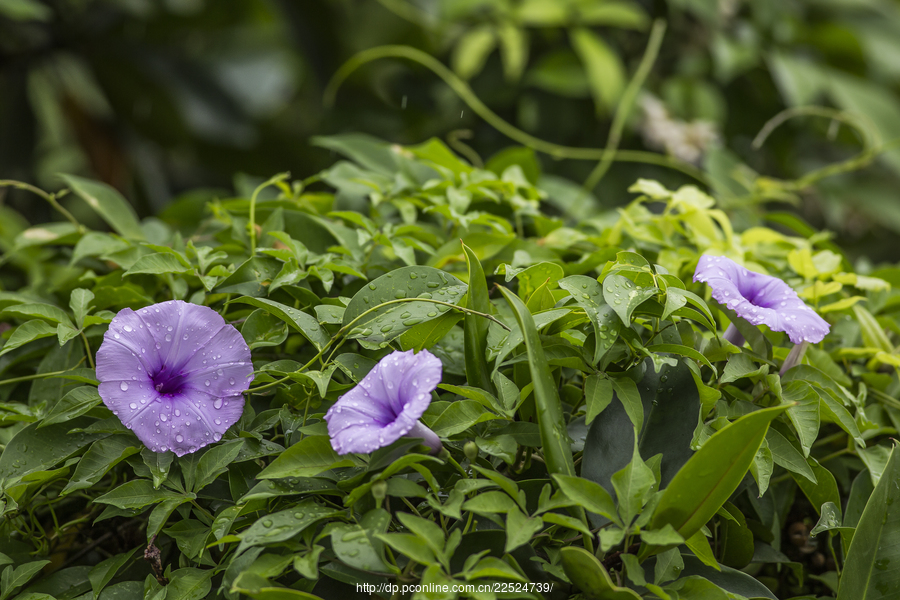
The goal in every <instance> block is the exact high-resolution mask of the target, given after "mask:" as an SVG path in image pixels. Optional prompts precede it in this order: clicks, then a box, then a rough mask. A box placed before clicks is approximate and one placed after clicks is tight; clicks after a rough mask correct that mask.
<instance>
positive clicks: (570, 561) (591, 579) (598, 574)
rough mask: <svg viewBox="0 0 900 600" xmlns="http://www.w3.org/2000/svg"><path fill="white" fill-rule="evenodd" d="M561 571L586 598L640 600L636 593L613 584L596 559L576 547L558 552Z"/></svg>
mask: <svg viewBox="0 0 900 600" xmlns="http://www.w3.org/2000/svg"><path fill="white" fill-rule="evenodd" d="M559 554H560V559H561V562H562V566H563V570H564V571H565V573H566V576H567V577H568V578H569V581H571V582H572V583H573V584H575V587H577V588H578V589H579V590H581V591H582V592H584V594H585V596H586V597H588V598H598V599H602V600H640V598H641V597H640V596H639V595H638V594H637V592H635V591H633V590H630V589H628V588H623V587H618V586H616V585H614V584H613V582H612V579H611V578H610V576H609V573H608V572H607V571H606V568H605V567H604V566H603V564H602V563H601V562H600V561H599V560H597V557H596V556H594V555H593V554H591V553H590V552H588V551H587V550H585V549H584V548H579V547H577V546H569V547H567V548H562V549H561V550H560V553H559Z"/></svg>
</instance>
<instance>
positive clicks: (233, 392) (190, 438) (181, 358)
mask: <svg viewBox="0 0 900 600" xmlns="http://www.w3.org/2000/svg"><path fill="white" fill-rule="evenodd" d="M97 379H99V380H100V390H99V391H100V397H101V398H102V399H103V402H104V404H106V406H108V407H109V408H110V410H112V411H113V414H115V415H116V416H117V417H119V419H121V421H122V423H124V424H125V426H126V427H128V428H129V429H131V430H132V431H134V433H135V434H136V435H137V436H138V438H139V439H140V440H141V441H142V442H144V444H146V446H147V447H148V448H150V449H151V450H153V451H154V452H166V451H167V450H171V451H173V452H174V453H175V454H177V455H178V456H182V455H184V454H188V453H190V452H196V451H197V450H198V449H199V448H202V447H203V446H206V445H207V444H210V443H212V442H217V441H219V440H220V439H222V434H223V433H225V431H226V430H227V429H228V428H229V427H231V426H232V425H234V424H235V423H236V422H237V420H238V419H239V418H240V417H241V413H242V412H243V410H244V397H243V393H244V392H245V391H246V390H247V388H249V387H250V381H251V380H252V379H253V364H252V363H251V362H250V348H248V347H247V343H246V342H245V341H244V339H243V338H242V337H241V334H240V333H238V331H237V329H235V328H234V327H232V326H231V325H229V324H227V323H226V322H225V319H223V318H222V317H221V316H220V315H219V313H217V312H216V311H214V310H212V309H211V308H208V307H206V306H199V305H197V304H188V303H187V302H182V301H180V300H171V301H169V302H162V303H160V304H154V305H152V306H148V307H146V308H142V309H140V310H137V311H133V310H131V309H130V308H125V309H122V310H121V311H119V314H117V315H116V316H115V318H114V319H113V320H112V323H110V324H109V330H108V331H107V332H106V334H105V335H104V336H103V344H102V345H101V346H100V349H99V350H98V351H97Z"/></svg>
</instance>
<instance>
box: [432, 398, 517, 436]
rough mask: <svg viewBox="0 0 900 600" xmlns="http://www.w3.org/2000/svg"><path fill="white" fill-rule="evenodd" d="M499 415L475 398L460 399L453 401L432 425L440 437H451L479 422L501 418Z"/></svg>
mask: <svg viewBox="0 0 900 600" xmlns="http://www.w3.org/2000/svg"><path fill="white" fill-rule="evenodd" d="M499 418H500V417H498V416H497V415H495V414H493V413H491V412H488V411H487V410H485V408H484V407H483V406H482V405H481V404H480V403H479V402H476V401H474V400H458V401H456V402H452V403H451V404H450V406H448V407H447V408H446V409H445V410H444V412H442V413H441V414H440V416H438V418H437V419H435V420H434V421H433V422H432V423H431V425H430V427H431V429H432V431H434V432H435V433H436V434H437V435H438V436H440V437H445V438H446V437H450V436H452V435H456V434H457V433H462V432H463V431H466V430H467V429H469V428H470V427H472V426H473V425H475V424H477V423H483V422H484V421H490V420H493V419H499Z"/></svg>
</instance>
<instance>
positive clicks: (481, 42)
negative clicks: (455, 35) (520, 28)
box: [452, 25, 497, 79]
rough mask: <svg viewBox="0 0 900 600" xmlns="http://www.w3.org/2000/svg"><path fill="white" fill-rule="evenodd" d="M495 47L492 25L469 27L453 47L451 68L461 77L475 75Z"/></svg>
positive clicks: (495, 41) (495, 39) (465, 77)
mask: <svg viewBox="0 0 900 600" xmlns="http://www.w3.org/2000/svg"><path fill="white" fill-rule="evenodd" d="M496 47H497V38H496V37H495V35H494V27H493V26H491V25H481V26H478V27H473V28H471V29H469V31H467V32H466V33H465V34H464V35H463V36H462V37H461V38H460V39H459V41H458V42H457V43H456V48H454V49H453V59H452V63H453V70H454V71H456V73H457V74H458V75H459V76H460V77H462V78H463V79H469V78H470V77H473V76H474V75H477V74H478V73H479V72H480V71H481V69H482V68H483V67H484V63H485V61H487V58H488V56H489V55H490V53H491V52H493V51H494V48H496Z"/></svg>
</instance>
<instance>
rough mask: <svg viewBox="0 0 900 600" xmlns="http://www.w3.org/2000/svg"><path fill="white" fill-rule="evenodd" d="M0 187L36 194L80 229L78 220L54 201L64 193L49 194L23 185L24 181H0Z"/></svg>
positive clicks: (28, 185) (31, 186) (26, 184)
mask: <svg viewBox="0 0 900 600" xmlns="http://www.w3.org/2000/svg"><path fill="white" fill-rule="evenodd" d="M0 186H10V187H14V188H19V189H20V190H28V191H29V192H32V193H34V194H37V195H38V196H40V197H41V198H43V199H44V200H46V201H47V202H49V203H50V206H52V207H53V208H55V209H56V210H57V211H58V212H59V213H60V214H61V215H62V216H64V217H65V218H66V219H68V221H69V222H70V223H71V224H72V225H74V226H75V227H78V228H79V229H82V226H81V223H79V222H78V220H77V219H76V218H75V217H73V216H72V213H70V212H69V211H67V210H66V209H65V208H63V206H62V205H61V204H60V203H59V202H57V201H56V199H57V197H59V196H61V195H62V194H63V193H65V192H61V193H60V194H49V193H47V192H45V191H44V190H42V189H41V188H38V187H35V186H33V185H30V184H28V183H25V182H24V181H16V180H14V179H0Z"/></svg>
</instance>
